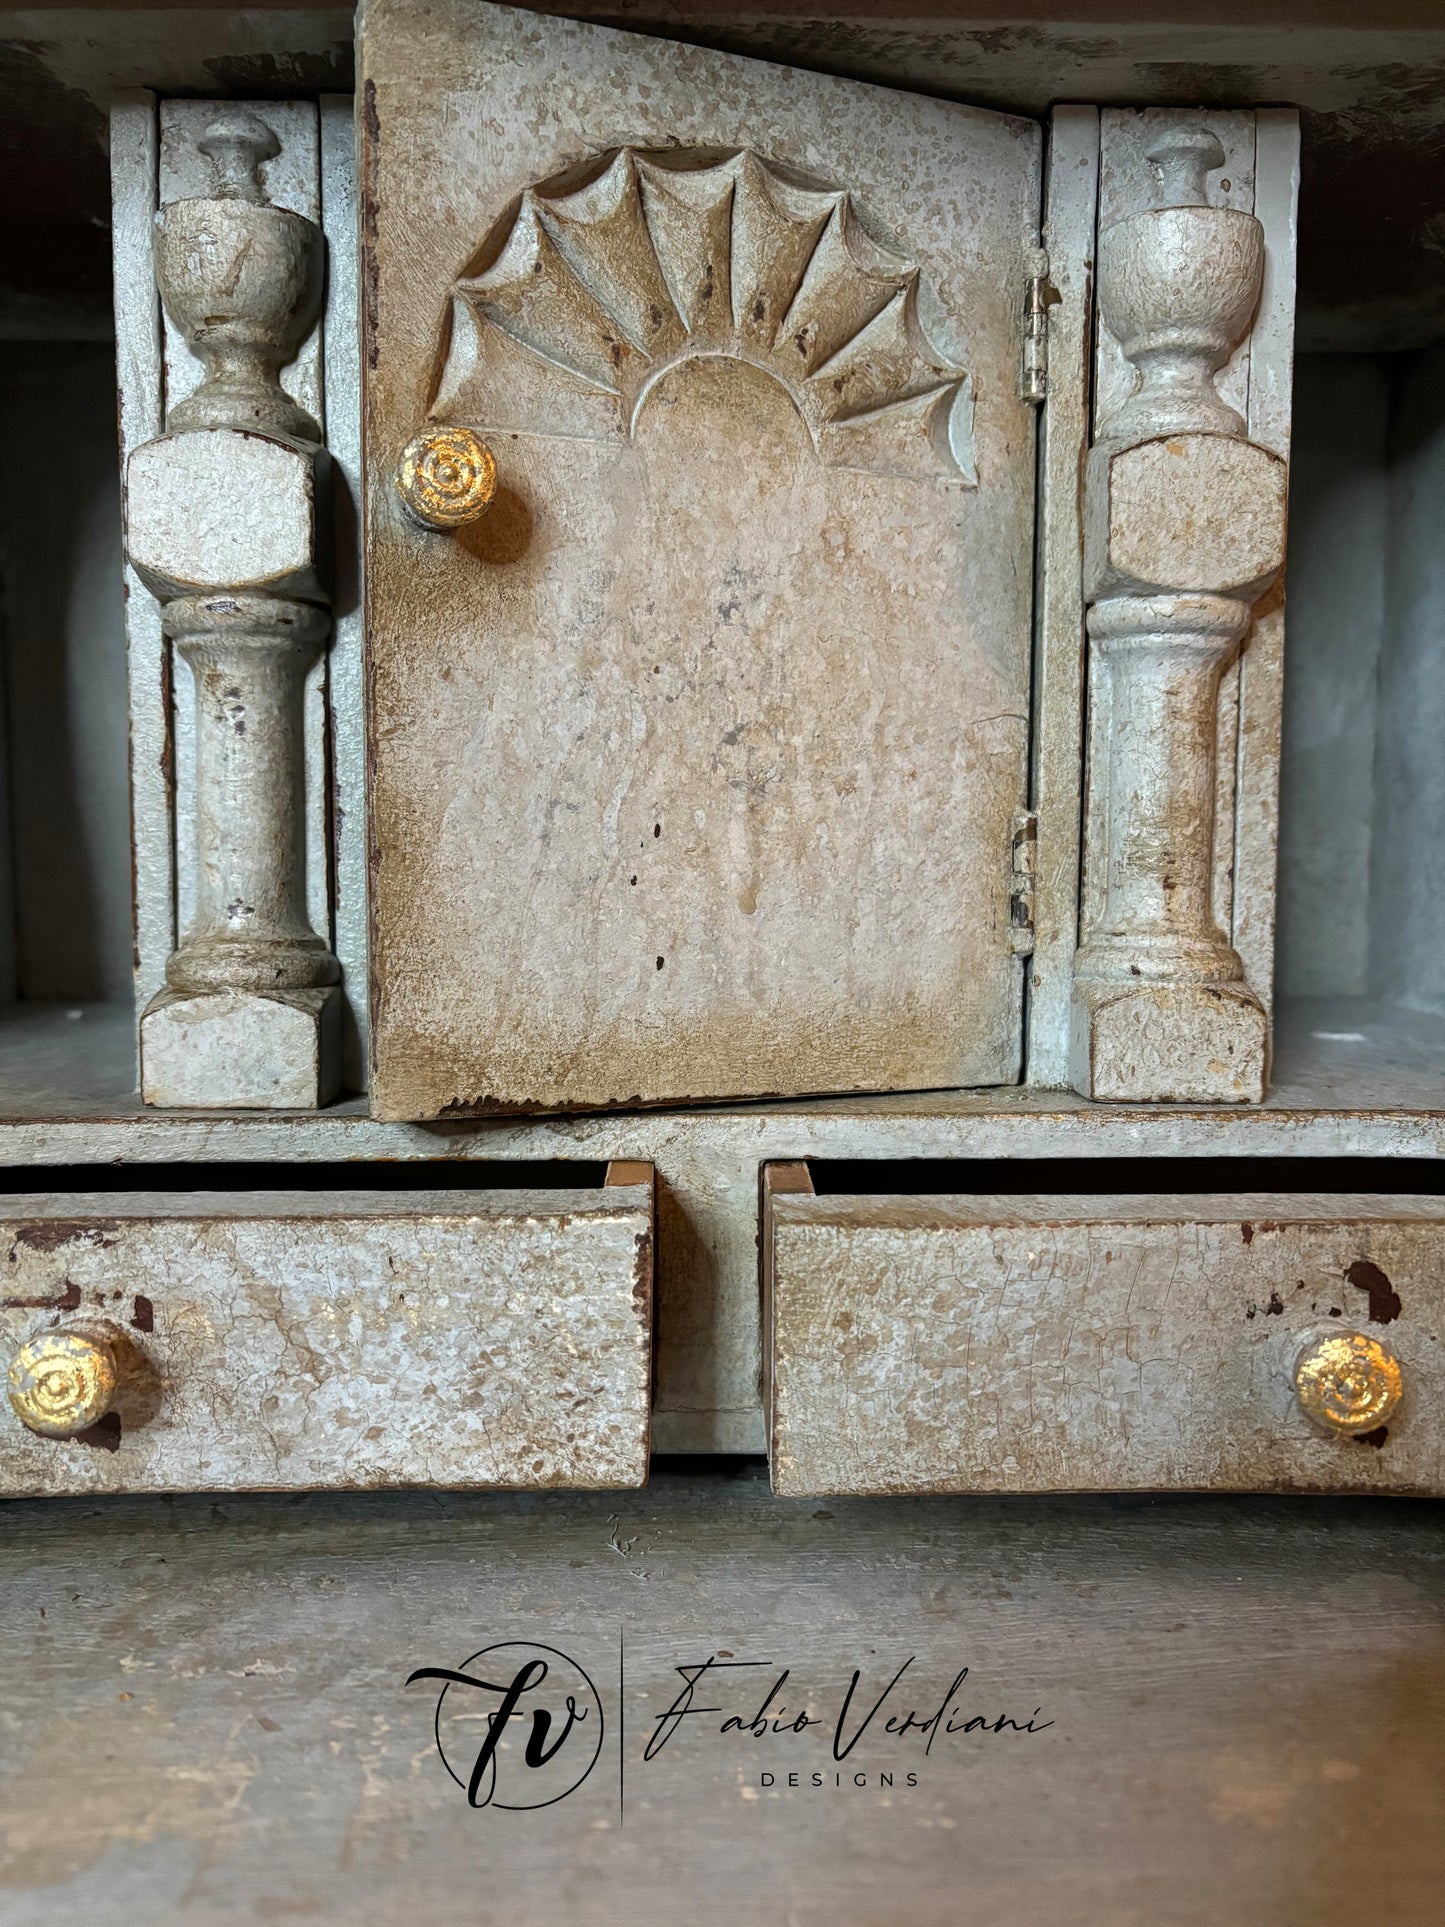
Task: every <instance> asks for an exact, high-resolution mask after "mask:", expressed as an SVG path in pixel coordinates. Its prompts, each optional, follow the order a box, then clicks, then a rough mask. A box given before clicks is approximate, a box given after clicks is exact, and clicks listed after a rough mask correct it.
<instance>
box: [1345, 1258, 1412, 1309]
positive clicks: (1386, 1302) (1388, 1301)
mask: <svg viewBox="0 0 1445 1927" xmlns="http://www.w3.org/2000/svg"><path fill="white" fill-rule="evenodd" d="M1345 1276H1346V1278H1348V1279H1349V1281H1350V1283H1351V1284H1352V1285H1353V1286H1354V1287H1355V1289H1356V1290H1357V1291H1363V1292H1364V1293H1365V1294H1366V1295H1367V1297H1368V1298H1369V1301H1370V1310H1369V1314H1368V1315H1369V1319H1370V1323H1371V1324H1372V1325H1388V1324H1390V1323H1392V1322H1393V1320H1395V1319H1396V1318H1398V1317H1399V1316H1400V1294H1399V1292H1397V1291H1396V1290H1395V1288H1394V1286H1393V1285H1392V1284H1391V1283H1390V1281H1389V1279H1388V1278H1387V1277H1386V1276H1385V1274H1384V1272H1383V1271H1381V1269H1380V1267H1379V1266H1378V1265H1377V1264H1372V1263H1371V1261H1370V1260H1369V1259H1368V1258H1357V1259H1356V1260H1355V1262H1354V1263H1353V1264H1352V1265H1351V1266H1350V1268H1349V1270H1348V1271H1347V1272H1346V1273H1345Z"/></svg>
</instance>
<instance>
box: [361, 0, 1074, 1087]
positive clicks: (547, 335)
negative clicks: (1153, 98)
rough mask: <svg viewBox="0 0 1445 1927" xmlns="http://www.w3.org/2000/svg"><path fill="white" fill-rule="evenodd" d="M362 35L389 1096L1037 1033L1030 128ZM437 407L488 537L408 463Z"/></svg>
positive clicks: (708, 1078) (392, 35)
mask: <svg viewBox="0 0 1445 1927" xmlns="http://www.w3.org/2000/svg"><path fill="white" fill-rule="evenodd" d="M361 44H362V61H363V68H364V76H363V77H364V87H365V98H364V103H363V129H364V142H365V154H366V161H365V170H366V187H365V196H366V207H365V212H364V219H363V233H364V234H365V235H367V236H369V239H368V240H367V242H366V253H367V260H368V264H369V265H368V268H367V273H368V275H369V276H371V277H372V280H371V282H370V284H369V285H371V286H372V289H373V292H372V295H371V297H370V301H369V305H368V308H367V310H366V313H367V321H366V327H367V331H368V332H367V345H366V354H365V359H366V364H367V403H366V407H367V461H368V480H367V490H368V598H369V635H370V649H371V655H370V675H371V714H370V730H371V737H372V759H373V776H374V784H373V791H372V808H373V827H372V843H373V849H374V851H375V852H376V858H375V861H376V869H375V874H374V894H373V905H372V913H373V950H372V956H373V968H374V972H375V977H376V986H375V997H374V1014H375V1019H376V1025H377V1028H376V1032H375V1037H374V1052H375V1063H376V1079H375V1082H374V1084H373V1105H374V1108H375V1109H376V1111H377V1114H378V1115H380V1116H383V1117H388V1118H408V1117H432V1116H439V1115H445V1116H464V1115H467V1114H472V1113H477V1112H485V1111H487V1110H489V1109H510V1110H525V1109H528V1108H536V1109H545V1108H548V1107H554V1108H555V1107H561V1106H564V1105H575V1106H584V1107H585V1106H590V1105H602V1104H612V1103H628V1102H638V1101H643V1102H648V1103H656V1102H660V1101H664V1100H671V1101H686V1100H687V1099H690V1098H707V1097H720V1096H730V1095H731V1096H739V1095H750V1094H760V1095H761V1094H769V1093H773V1092H779V1093H784V1094H786V1093H796V1092H806V1091H809V1090H826V1089H870V1088H872V1089H879V1088H883V1089H887V1088H908V1087H918V1086H939V1085H948V1086H952V1085H961V1084H991V1083H999V1082H1004V1081H1008V1080H1010V1079H1012V1078H1014V1077H1015V1076H1016V1075H1017V1073H1018V1066H1019V1050H1020V1039H1019V1025H1020V1009H1019V1006H1020V992H1021V984H1020V965H1019V963H1018V960H1017V959H1016V958H1014V957H1013V956H1011V955H1010V952H1009V945H1008V941H1007V938H1008V897H1009V879H1010V854H1011V853H1010V842H1011V830H1012V819H1013V814H1014V812H1015V810H1016V809H1017V808H1018V807H1019V806H1020V804H1021V803H1022V802H1023V801H1024V794H1023V792H1024V785H1025V745H1026V732H1027V725H1026V714H1027V708H1028V658H1029V635H1028V628H1029V605H1030V595H1031V575H1032V571H1031V566H1030V554H1029V551H1030V545H1031V528H1032V514H1033V495H1034V481H1033V473H1034V464H1033V444H1034V424H1033V417H1032V412H1031V411H1030V409H1029V408H1028V406H1027V405H1026V404H1025V403H1023V402H1022V401H1021V400H1020V399H1019V397H1018V366H1019V353H1020V314H1021V306H1022V298H1023V288H1024V283H1025V279H1026V275H1027V268H1028V262H1029V248H1030V243H1031V242H1032V240H1033V238H1034V235H1035V233H1036V224H1037V220H1038V210H1039V185H1040V181H1039V146H1040V135H1039V129H1038V128H1037V127H1036V126H1035V125H1033V124H1032V123H1028V122H1024V121H1021V120H1017V119H1014V118H1011V117H1007V116H1001V115H992V114H984V113H980V112H977V111H975V110H972V109H968V108H962V107H957V106H952V105H949V104H946V103H943V102H938V101H926V100H921V99H916V98H913V97H911V96H904V95H900V94H897V93H883V92H878V91H873V90H869V89H866V88H861V87H857V86H854V85H851V84H849V83H846V82H841V81H835V80H831V79H826V78H823V77H819V76H816V75H809V74H803V73H797V72H790V71H785V70H781V69H776V68H770V67H765V66H759V65H756V64H753V63H749V62H746V61H741V60H737V59H733V58H731V57H728V56H723V55H718V54H714V53H711V52H707V51H704V50H700V49H697V48H692V47H684V46H679V45H676V44H671V43H666V42H659V41H652V40H643V39H637V38H632V37H627V36H618V35H615V34H610V33H608V32H605V31H603V30H599V29H594V28H588V27H581V26H577V25H574V24H571V23H565V22H560V21H552V20H543V19H540V18H538V17H536V16H533V15H527V14H521V13H516V12H510V11H508V10H505V9H500V8H482V9H479V8H475V7H472V6H470V5H462V4H458V0H435V3H434V4H431V5H428V6H425V7H418V6H415V5H410V4H407V5H392V4H386V3H385V0H378V4H374V5H372V6H371V7H369V8H368V10H367V12H366V15H365V20H364V23H363V28H362V39H361ZM564 170H566V171H565V172H564ZM960 184H964V185H963V186H962V187H961V186H960ZM729 210H731V211H730V212H729ZM429 414H430V415H431V416H433V417H437V418H441V419H444V420H450V421H453V422H456V423H458V424H461V425H466V426H469V427H472V428H475V429H477V430H479V431H481V432H482V433H483V434H485V435H486V436H487V437H488V438H489V439H490V440H491V441H492V442H493V444H494V447H495V451H496V453H497V456H498V461H499V466H500V481H501V488H500V493H499V497H498V501H497V505H496V506H495V507H494V508H493V509H492V510H491V511H490V512H489V514H488V516H487V517H486V518H485V519H484V520H483V521H482V522H480V523H478V524H477V525H476V528H475V530H474V532H473V533H472V534H471V535H470V536H466V537H457V536H437V535H427V534H425V533H423V532H421V531H419V530H418V529H417V528H416V527H415V526H414V525H413V524H412V523H411V522H410V521H409V520H408V519H407V517H406V516H405V515H404V513H403V512H402V510H401V507H400V504H399V502H398V500H397V498H396V492H395V488H394V485H393V473H394V469H395V465H396V462H397V459H398V457H399V455H400V453H401V451H402V449H403V448H404V446H405V445H406V443H407V442H408V441H410V439H411V438H412V437H413V435H415V434H416V432H417V431H418V430H419V429H420V428H421V427H422V426H423V425H424V424H425V422H426V421H427V419H428V415H429Z"/></svg>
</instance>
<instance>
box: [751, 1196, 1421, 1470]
mask: <svg viewBox="0 0 1445 1927" xmlns="http://www.w3.org/2000/svg"><path fill="white" fill-rule="evenodd" d="M775 1169H780V1170H781V1171H782V1172H783V1173H788V1172H793V1171H797V1170H798V1169H799V1167H796V1166H783V1167H775ZM770 1188H774V1195H773V1196H772V1197H771V1199H770V1202H769V1206H768V1213H769V1215H768V1230H767V1240H768V1246H769V1252H770V1265H771V1296H772V1306H773V1325H772V1449H773V1481H774V1485H775V1487H776V1489H777V1490H778V1491H779V1492H782V1493H809V1492H874V1493H877V1492H1000V1491H1004V1492H1050V1491H1098V1490H1106V1491H1107V1490H1114V1491H1141V1490H1142V1491H1150V1490H1160V1489H1167V1490H1175V1491H1178V1490H1188V1489H1190V1488H1207V1489H1212V1490H1215V1491H1221V1490H1223V1491H1229V1490H1241V1489H1242V1490H1256V1491H1294V1492H1354V1491H1368V1492H1410V1493H1439V1492H1441V1491H1445V1433H1442V1429H1441V1425H1440V1418H1439V1410H1438V1408H1439V1403H1440V1389H1441V1385H1442V1374H1445V1356H1442V1339H1445V1326H1442V1324H1441V1311H1442V1302H1441V1291H1440V1284H1439V1279H1440V1265H1441V1258H1442V1254H1445V1213H1442V1211H1441V1207H1440V1204H1439V1202H1438V1200H1435V1199H1414V1198H1369V1199H1366V1198H1346V1197H1328V1198H1315V1199H1311V1198H1299V1197H1290V1198H1281V1197H1269V1196H1259V1195H1256V1196H1250V1195H1248V1194H1244V1195H1241V1196H1240V1197H1237V1198H1229V1199H1224V1198H1208V1197H1198V1198H1150V1199H1144V1198H1112V1199H1102V1198H1066V1197H1055V1198H1001V1199H989V1198H946V1197H939V1198H920V1197H915V1198H888V1197H852V1198H849V1197H831V1198H830V1197H821V1198H819V1197H813V1196H811V1195H808V1194H806V1193H805V1194H803V1195H797V1194H790V1195H782V1194H779V1192H778V1191H777V1189H776V1188H775V1180H774V1178H773V1174H771V1173H770ZM1376 1274H1379V1275H1381V1276H1383V1277H1384V1278H1385V1279H1386V1280H1387V1287H1388V1288H1387V1289H1386V1290H1382V1288H1381V1287H1380V1285H1379V1282H1378V1278H1377V1275H1376ZM1321 1325H1328V1326H1332V1327H1334V1328H1336V1329H1338V1330H1340V1331H1350V1330H1356V1329H1358V1330H1361V1331H1363V1332H1365V1333H1366V1334H1367V1335H1369V1336H1372V1337H1374V1338H1376V1339H1378V1340H1380V1341H1381V1342H1383V1343H1385V1344H1386V1345H1388V1347H1389V1350H1390V1352H1391V1353H1392V1354H1393V1355H1394V1357H1395V1358H1397V1359H1398V1361H1399V1366H1400V1372H1401V1377H1402V1382H1403V1387H1404V1394H1403V1398H1402V1400H1401V1404H1400V1408H1399V1410H1398V1412H1396V1413H1394V1414H1393V1415H1392V1417H1391V1419H1390V1423H1389V1425H1388V1427H1382V1428H1380V1430H1379V1431H1378V1432H1372V1433H1371V1434H1370V1435H1369V1436H1368V1437H1365V1438H1360V1439H1348V1438H1338V1437H1329V1436H1326V1435H1325V1434H1324V1433H1323V1432H1321V1431H1319V1430H1318V1429H1317V1428H1316V1427H1315V1426H1313V1425H1311V1424H1310V1422H1309V1420H1308V1419H1307V1418H1306V1416H1305V1414H1304V1412H1303V1411H1302V1410H1301V1409H1300V1406H1299V1403H1298V1401H1297V1399H1296V1396H1295V1391H1294V1386H1293V1369H1294V1363H1295V1356H1296V1353H1297V1351H1298V1348H1299V1345H1300V1343H1301V1342H1302V1340H1304V1339H1305V1338H1306V1337H1307V1335H1308V1334H1309V1333H1311V1332H1313V1331H1314V1330H1315V1329H1316V1328H1318V1327H1320V1326H1321Z"/></svg>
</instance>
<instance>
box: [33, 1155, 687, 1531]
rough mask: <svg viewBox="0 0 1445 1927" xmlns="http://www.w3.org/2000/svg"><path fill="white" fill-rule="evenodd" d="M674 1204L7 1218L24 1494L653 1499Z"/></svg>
mask: <svg viewBox="0 0 1445 1927" xmlns="http://www.w3.org/2000/svg"><path fill="white" fill-rule="evenodd" d="M653 1189H654V1187H653V1173H652V1167H651V1166H650V1165H646V1164H613V1165H611V1166H609V1167H608V1170H607V1181H606V1183H605V1185H594V1186H591V1187H588V1188H585V1189H566V1190H560V1189H541V1188H539V1189H536V1190H522V1191H495V1190H490V1191H489V1190H447V1191H426V1192H420V1191H406V1190H397V1191H390V1192H388V1191H380V1190H371V1191H361V1190H357V1191H350V1190H348V1191H343V1192H326V1193H317V1192H287V1191H268V1192H252V1193H223V1192H205V1193H202V1192H190V1193H175V1194H169V1195H168V1194H157V1193H154V1192H151V1193H144V1192H139V1193H137V1192H131V1193H122V1194H119V1195H112V1194H104V1193H100V1192H88V1193H81V1194H72V1195H52V1196H44V1197H39V1196H36V1197H9V1198H0V1339H3V1341H4V1345H5V1354H4V1355H5V1358H6V1360H7V1362H8V1364H9V1380H8V1389H9V1394H10V1397H9V1403H8V1405H7V1406H4V1407H0V1435H3V1444H0V1495H10V1496H21V1495H36V1494H42V1493H45V1494H49V1493H94V1492H169V1491H200V1490H221V1491H230V1492H235V1491H246V1490H255V1489H278V1488H287V1487H303V1488H304V1487H330V1488H338V1487H342V1488H344V1487H358V1486H397V1485H410V1486H440V1487H462V1486H481V1487H511V1488H517V1487H555V1486H587V1487H622V1486H639V1485H643V1484H645V1483H646V1480H647V1461H648V1424H649V1406H650V1390H651V1386H650V1380H651V1349H652V1263H653V1260H652V1253H653Z"/></svg>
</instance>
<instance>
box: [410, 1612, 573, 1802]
mask: <svg viewBox="0 0 1445 1927" xmlns="http://www.w3.org/2000/svg"><path fill="white" fill-rule="evenodd" d="M509 1651H511V1652H529V1653H548V1654H550V1655H551V1657H552V1658H553V1659H560V1660H561V1661H562V1662H563V1663H564V1664H565V1665H567V1666H570V1667H571V1668H572V1669H573V1671H574V1672H576V1673H578V1674H580V1675H581V1677H582V1679H583V1681H584V1682H585V1684H586V1687H587V1690H588V1692H589V1693H590V1694H591V1695H592V1700H593V1704H594V1705H595V1706H596V1708H597V1744H596V1746H595V1747H594V1748H593V1750H592V1758H591V1759H590V1760H589V1761H588V1762H587V1764H586V1766H585V1767H584V1768H583V1769H582V1772H581V1773H580V1774H579V1775H578V1777H577V1778H576V1779H575V1780H574V1781H573V1782H572V1784H571V1786H569V1787H567V1788H565V1789H564V1790H563V1791H562V1792H561V1793H554V1794H553V1795H552V1797H551V1799H550V1800H536V1801H523V1802H513V1801H510V1800H498V1799H496V1798H495V1797H493V1798H491V1799H489V1800H487V1801H485V1802H484V1804H485V1805H486V1806H489V1807H496V1808H498V1809H499V1810H500V1811H501V1812H502V1813H541V1812H542V1811H543V1810H544V1808H546V1807H555V1806H556V1805H557V1803H558V1802H559V1801H560V1800H566V1799H569V1798H570V1797H571V1796H572V1794H574V1793H575V1792H576V1791H577V1789H578V1787H580V1786H581V1785H582V1784H583V1783H584V1782H585V1781H586V1780H587V1778H588V1776H589V1775H590V1774H591V1773H592V1771H593V1769H594V1767H595V1766H596V1765H597V1762H598V1761H599V1760H600V1759H601V1758H602V1742H603V1739H604V1737H605V1736H606V1732H607V1714H606V1711H605V1709H604V1707H603V1704H602V1695H601V1694H600V1693H599V1692H598V1690H597V1687H596V1685H595V1683H594V1682H593V1679H592V1676H591V1674H590V1673H589V1672H588V1671H587V1669H586V1667H585V1666H582V1665H579V1663H578V1662H577V1661H576V1660H575V1659H573V1657H572V1655H571V1654H570V1653H564V1652H563V1651H562V1650H561V1648H560V1647H558V1646H543V1645H542V1644H541V1643H540V1642H539V1641H537V1640H535V1639H501V1640H498V1641H497V1642H496V1643H495V1644H494V1645H491V1646H483V1647H482V1649H481V1650H480V1652H476V1653H472V1654H470V1655H469V1656H468V1657H467V1658H466V1659H464V1660H463V1661H462V1663H461V1665H460V1666H458V1667H457V1669H456V1670H457V1671H458V1672H459V1673H465V1672H466V1671H467V1670H468V1669H469V1667H470V1666H471V1665H472V1662H473V1661H474V1660H478V1659H485V1658H486V1656H487V1654H488V1653H505V1652H509ZM456 1684H457V1682H456V1681H455V1680H448V1681H447V1683H446V1684H445V1686H443V1687H442V1690H441V1692H440V1693H439V1694H438V1695H437V1705H436V1712H435V1713H434V1714H433V1716H432V1732H433V1734H434V1735H435V1738H436V1749H437V1757H438V1758H439V1759H440V1760H441V1763H442V1765H443V1766H444V1767H445V1768H446V1771H447V1776H448V1778H449V1779H450V1780H451V1781H452V1782H453V1783H454V1784H455V1785H456V1786H459V1787H460V1788H461V1790H462V1791H463V1793H465V1792H466V1790H467V1782H466V1781H465V1780H463V1779H460V1778H458V1776H457V1773H456V1771H455V1769H454V1768H453V1766H452V1763H451V1761H450V1760H449V1759H448V1758H447V1754H446V1748H445V1747H444V1746H443V1745H442V1707H443V1705H444V1704H445V1702H446V1696H447V1694H448V1693H449V1692H450V1691H451V1690H452V1687H453V1686H454V1685H456ZM492 1775H493V1782H492V1783H493V1789H494V1791H495V1786H496V1755H495V1754H493V1756H492Z"/></svg>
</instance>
